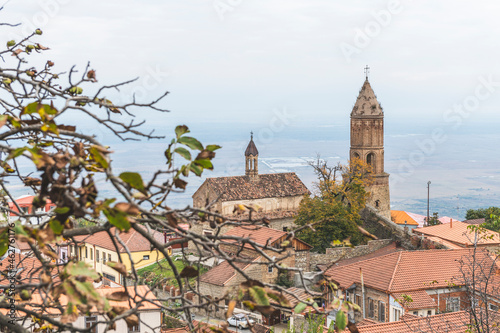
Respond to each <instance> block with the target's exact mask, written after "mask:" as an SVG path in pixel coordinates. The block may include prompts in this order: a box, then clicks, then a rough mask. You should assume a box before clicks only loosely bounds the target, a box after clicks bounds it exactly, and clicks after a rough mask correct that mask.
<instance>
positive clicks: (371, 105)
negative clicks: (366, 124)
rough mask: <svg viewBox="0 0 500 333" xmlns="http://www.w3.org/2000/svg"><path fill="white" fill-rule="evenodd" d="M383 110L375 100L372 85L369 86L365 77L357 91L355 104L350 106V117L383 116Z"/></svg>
mask: <svg viewBox="0 0 500 333" xmlns="http://www.w3.org/2000/svg"><path fill="white" fill-rule="evenodd" d="M383 115H384V112H383V111H382V107H381V106H380V104H379V102H378V101H377V96H375V93H374V92H373V89H372V87H371V86H370V82H368V79H366V81H365V83H364V84H363V87H361V90H360V91H359V95H358V99H357V100H356V104H354V107H353V108H352V113H351V116H352V117H356V116H363V117H364V116H383Z"/></svg>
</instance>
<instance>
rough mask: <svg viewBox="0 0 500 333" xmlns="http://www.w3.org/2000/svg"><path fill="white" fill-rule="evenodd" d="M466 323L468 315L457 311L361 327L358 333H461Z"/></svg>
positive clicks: (465, 328)
mask: <svg viewBox="0 0 500 333" xmlns="http://www.w3.org/2000/svg"><path fill="white" fill-rule="evenodd" d="M468 323H469V315H468V314H467V313H466V312H465V311H459V312H451V313H445V314H440V315H435V316H429V317H418V318H413V319H405V320H400V321H394V322H390V323H382V324H374V325H362V326H360V327H358V329H359V332H360V333H415V332H420V333H445V332H446V333H463V332H465V331H466V330H467V327H466V325H467V324H468ZM345 332H349V330H346V331H345Z"/></svg>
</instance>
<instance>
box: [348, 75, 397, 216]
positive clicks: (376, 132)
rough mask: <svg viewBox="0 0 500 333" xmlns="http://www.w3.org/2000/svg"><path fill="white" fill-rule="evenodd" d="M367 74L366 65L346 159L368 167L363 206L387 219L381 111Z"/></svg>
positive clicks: (353, 113) (387, 205)
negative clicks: (370, 180) (370, 177)
mask: <svg viewBox="0 0 500 333" xmlns="http://www.w3.org/2000/svg"><path fill="white" fill-rule="evenodd" d="M368 73H369V67H368V66H366V68H365V74H366V80H365V82H364V83H363V87H361V90H360V91H359V95H358V98H357V100H356V103H355V104H354V107H353V108H352V112H351V149H350V154H349V156H350V159H354V158H359V159H361V160H363V161H364V162H366V163H367V164H369V165H371V167H372V170H373V174H374V175H373V176H374V177H373V185H372V186H370V187H369V188H367V189H366V190H367V191H368V192H370V193H371V195H370V197H369V198H368V201H367V204H368V205H370V206H372V207H374V208H376V209H377V210H378V211H379V213H380V214H381V215H383V216H385V217H387V218H388V219H391V199H390V194H389V174H388V173H386V172H385V171H384V112H383V110H382V107H381V106H380V104H379V102H378V101H377V97H376V96H375V93H374V92H373V89H372V87H371V86H370V82H369V81H368Z"/></svg>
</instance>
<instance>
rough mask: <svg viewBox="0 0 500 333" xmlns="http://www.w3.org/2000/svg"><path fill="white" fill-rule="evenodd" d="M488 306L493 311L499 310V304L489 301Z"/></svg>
mask: <svg viewBox="0 0 500 333" xmlns="http://www.w3.org/2000/svg"><path fill="white" fill-rule="evenodd" d="M488 308H489V309H490V310H493V311H498V305H495V304H493V303H489V304H488Z"/></svg>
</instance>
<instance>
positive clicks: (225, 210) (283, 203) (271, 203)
mask: <svg viewBox="0 0 500 333" xmlns="http://www.w3.org/2000/svg"><path fill="white" fill-rule="evenodd" d="M302 198H303V196H302V195H299V196H294V197H281V198H263V199H252V200H234V201H225V202H222V214H223V215H232V214H233V210H234V205H237V204H243V205H253V204H256V205H259V206H261V207H262V211H263V212H264V213H269V212H273V211H278V210H297V209H298V208H299V204H300V202H301V201H302Z"/></svg>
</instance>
